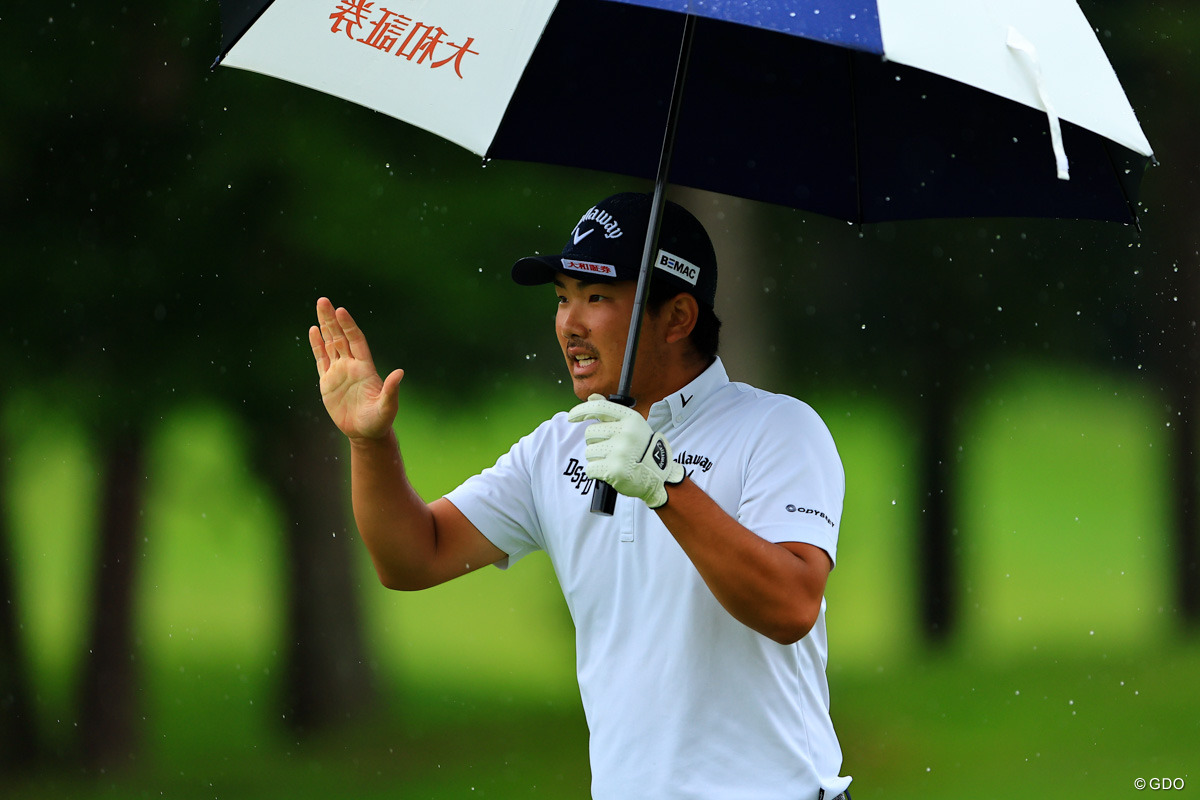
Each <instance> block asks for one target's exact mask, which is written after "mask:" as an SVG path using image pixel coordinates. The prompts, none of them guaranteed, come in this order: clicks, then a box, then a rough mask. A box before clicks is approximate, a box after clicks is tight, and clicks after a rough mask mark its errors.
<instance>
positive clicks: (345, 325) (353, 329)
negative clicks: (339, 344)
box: [335, 308, 371, 361]
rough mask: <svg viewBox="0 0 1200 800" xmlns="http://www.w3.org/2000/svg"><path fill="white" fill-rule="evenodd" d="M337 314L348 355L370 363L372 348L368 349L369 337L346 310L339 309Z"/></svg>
mask: <svg viewBox="0 0 1200 800" xmlns="http://www.w3.org/2000/svg"><path fill="white" fill-rule="evenodd" d="M335 313H336V319H337V323H338V328H339V329H340V330H341V331H342V333H343V335H344V336H345V342H346V348H347V352H348V354H349V355H351V356H353V357H354V358H358V359H362V360H363V361H370V360H371V348H369V347H367V337H366V335H365V334H364V333H363V332H362V330H361V329H360V328H359V327H358V325H357V324H356V323H355V322H354V317H352V316H350V312H349V311H347V310H346V309H344V308H339V309H338V310H337V311H336V312H335Z"/></svg>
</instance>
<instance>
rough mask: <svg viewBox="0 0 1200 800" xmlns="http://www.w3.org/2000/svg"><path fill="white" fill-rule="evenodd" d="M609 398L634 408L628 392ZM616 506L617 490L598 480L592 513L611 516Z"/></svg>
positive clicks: (593, 493) (593, 490) (623, 377)
mask: <svg viewBox="0 0 1200 800" xmlns="http://www.w3.org/2000/svg"><path fill="white" fill-rule="evenodd" d="M627 357H628V356H627ZM621 378H622V382H624V379H625V376H624V375H622V376H621ZM608 399H609V400H611V401H612V402H614V403H620V404H621V405H623V406H627V407H628V408H633V403H634V399H633V398H632V397H630V396H629V395H627V394H620V393H618V394H610V395H609V396H608ZM616 507H617V490H616V489H614V488H613V487H611V486H609V485H608V484H607V483H605V482H604V481H596V483H595V484H593V486H592V513H593V514H599V515H600V516H602V517H611V516H612V515H613V509H615V508H616Z"/></svg>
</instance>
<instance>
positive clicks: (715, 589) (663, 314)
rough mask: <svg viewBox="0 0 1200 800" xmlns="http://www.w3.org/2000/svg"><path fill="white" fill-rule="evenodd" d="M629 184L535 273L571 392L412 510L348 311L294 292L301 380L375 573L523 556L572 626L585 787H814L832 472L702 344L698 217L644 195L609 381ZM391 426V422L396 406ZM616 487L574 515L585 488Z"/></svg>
mask: <svg viewBox="0 0 1200 800" xmlns="http://www.w3.org/2000/svg"><path fill="white" fill-rule="evenodd" d="M649 210H650V197H649V196H648V195H644V194H635V193H624V194H619V195H614V196H613V197H610V198H606V199H605V200H603V201H601V202H600V203H597V204H596V205H595V206H593V207H592V208H591V209H589V210H588V211H587V212H585V213H584V215H583V217H582V218H581V219H580V221H579V223H578V224H577V225H576V226H575V228H574V229H573V230H572V231H571V234H570V236H569V237H568V241H567V244H566V246H565V247H564V248H563V251H562V252H561V253H560V254H556V255H551V256H535V257H530V258H524V259H521V260H520V261H518V262H517V263H516V264H515V265H514V266H513V271H512V272H513V278H514V280H516V281H517V282H518V283H521V284H525V285H538V284H549V285H552V286H553V289H554V292H555V294H556V295H557V302H558V311H557V315H556V317H555V332H556V334H557V337H558V341H559V344H560V346H561V348H562V352H563V357H564V359H565V361H566V367H567V370H568V372H569V374H570V376H571V379H572V382H573V386H574V390H575V394H576V396H577V397H578V398H579V399H580V400H581V401H583V402H581V403H580V404H579V405H577V406H576V407H575V408H573V409H571V411H570V412H563V413H559V414H556V415H555V416H554V417H552V418H551V419H550V420H548V421H547V422H545V423H543V424H541V425H540V426H538V428H537V429H536V430H534V431H533V432H532V433H530V434H529V435H527V436H525V437H524V438H522V439H521V440H520V441H518V442H517V443H516V444H515V445H513V447H512V449H511V450H510V451H509V452H508V453H506V454H505V455H504V456H502V457H501V458H500V459H499V460H498V461H497V462H496V464H495V466H493V467H491V468H489V469H487V470H484V472H483V473H481V474H479V475H476V476H474V477H471V478H469V479H467V480H466V481H465V482H464V483H463V484H462V485H461V486H459V487H458V488H457V489H455V490H454V491H452V492H450V493H449V494H447V495H446V496H445V497H443V498H440V499H437V500H434V501H433V502H431V503H428V504H427V503H425V502H424V501H423V500H422V499H421V498H420V497H419V496H418V495H417V493H416V492H415V491H414V490H413V488H412V485H411V484H410V483H409V481H408V478H407V476H406V473H405V464H404V461H403V460H402V458H401V455H400V451H399V448H398V446H397V443H396V438H395V435H394V433H393V427H392V426H393V423H394V421H395V417H396V413H397V407H398V402H397V394H398V389H399V384H400V381H401V379H402V377H403V371H402V370H395V371H393V372H391V373H390V374H389V375H388V376H387V377H386V378H381V376H380V375H379V373H378V371H377V370H376V367H375V365H374V363H373V362H372V360H371V356H370V351H369V349H368V347H367V342H366V338H365V337H364V335H363V333H362V331H361V330H360V329H359V328H358V327H357V326H356V325H355V323H354V320H353V318H352V317H351V316H350V314H349V313H348V312H347V311H346V310H345V309H342V308H338V309H336V310H335V308H334V307H333V305H332V304H331V303H330V302H329V300H327V299H325V298H322V299H321V300H319V301H318V303H317V317H318V321H319V323H320V325H319V327H317V326H314V327H313V328H312V329H310V332H309V340H310V343H311V344H312V348H313V355H314V357H315V359H316V363H317V370H318V372H319V373H320V377H321V395H322V399H323V400H324V403H325V407H326V409H327V410H328V412H329V414H330V416H331V417H332V419H333V421H334V423H335V424H336V425H337V426H338V428H339V429H341V431H342V432H343V433H345V434H346V436H347V437H348V438H349V439H350V444H351V481H352V492H353V505H354V516H355V520H356V522H357V524H358V528H359V532H360V534H361V535H362V538H363V541H364V542H365V543H366V546H367V549H368V551H369V552H370V554H371V558H372V561H373V562H374V564H375V568H376V570H377V572H378V574H379V578H380V580H381V581H382V582H383V584H384V585H385V586H387V587H389V588H393V589H404V590H412V589H422V588H426V587H429V586H433V585H436V584H439V583H442V582H443V581H447V580H450V579H451V578H455V577H457V576H459V575H462V574H464V573H466V572H469V571H471V570H475V569H479V568H481V567H484V566H487V565H491V564H496V565H498V566H501V567H505V568H506V567H508V566H510V565H511V564H512V563H514V562H515V561H517V560H518V559H520V558H521V557H522V556H523V555H525V554H526V553H529V552H532V551H534V550H544V551H545V552H546V553H547V555H548V556H549V558H550V561H551V563H552V564H553V567H554V570H555V573H556V575H557V576H558V580H559V584H560V585H561V587H562V591H563V594H564V596H565V598H566V601H567V605H568V607H569V609H570V611H571V616H572V619H573V621H574V624H575V629H576V653H577V659H576V660H577V672H578V677H579V686H580V693H581V696H582V698H583V705H584V712H585V714H586V717H587V722H588V729H589V734H590V738H589V741H590V745H589V749H590V757H591V767H592V796H593V798H595V800H631V798H654V799H655V800H684V799H685V798H696V799H697V800H699V799H700V798H705V800H759V799H761V800H797V799H800V798H802V799H803V800H810V799H811V800H821V799H823V800H833V799H834V798H835V797H836V796H839V795H841V794H842V793H845V794H846V795H847V796H848V792H846V789H847V787H848V786H849V784H850V778H849V777H848V776H841V775H840V770H841V765H842V755H841V748H840V746H839V744H838V740H837V736H836V734H835V733H834V730H833V724H832V722H831V719H830V715H829V690H828V683H827V681H826V676H825V665H826V661H827V657H828V647H827V638H826V630H825V600H824V592H825V584H826V580H827V578H828V576H829V573H830V570H831V569H832V568H833V565H834V563H835V560H836V557H837V541H838V531H839V524H840V519H841V514H842V500H843V495H844V490H845V479H844V473H843V470H842V465H841V461H840V459H839V457H838V453H837V449H836V448H835V446H834V443H833V439H832V437H831V436H830V434H829V431H828V429H827V428H826V426H825V425H824V423H823V422H822V421H821V419H820V418H819V417H818V416H817V414H816V412H814V411H813V410H812V409H811V408H810V407H809V406H807V405H805V404H804V403H802V402H800V401H799V400H796V399H794V398H791V397H787V396H784V395H778V394H772V393H769V392H765V391H762V390H760V389H755V388H753V387H750V386H747V385H745V384H741V383H734V382H731V381H730V380H729V379H728V377H727V375H726V372H725V369H724V367H723V365H722V363H721V361H720V359H719V358H717V356H716V350H717V343H718V338H719V336H718V332H719V329H720V322H719V321H718V320H717V318H716V316H715V314H714V313H713V305H714V300H715V295H716V279H717V268H716V258H715V256H714V254H713V248H712V244H711V242H710V241H709V238H708V235H707V234H706V233H705V231H704V229H703V227H702V226H701V225H700V223H699V222H697V221H696V220H695V218H694V217H693V216H692V215H691V214H689V213H688V212H687V211H686V210H684V209H683V208H682V207H680V206H678V205H676V204H674V203H668V204H667V205H666V207H665V209H664V216H663V222H662V230H661V234H660V237H659V247H660V250H659V253H658V254H657V258H656V259H655V262H654V265H655V267H656V270H655V273H654V277H653V279H652V282H651V296H650V300H649V302H648V303H647V310H646V314H645V318H644V322H643V326H642V331H641V335H640V338H639V340H638V350H637V360H636V362H635V364H636V369H635V374H634V376H633V386H632V391H631V394H632V395H633V396H634V397H635V398H636V402H635V404H634V406H633V407H632V408H626V407H624V406H621V405H618V404H616V403H613V402H610V401H609V400H606V399H604V398H605V397H606V396H607V395H610V394H613V393H615V392H616V389H617V383H618V380H619V377H620V372H621V362H622V359H623V357H624V352H625V342H626V337H627V335H628V325H629V318H630V314H631V312H632V307H633V303H634V292H635V288H636V276H637V271H638V266H639V264H640V261H641V256H642V252H641V251H642V245H643V242H644V238H645V232H646V227H647V220H648V217H649ZM401 424H403V421H401ZM596 480H603V481H605V482H606V483H608V484H610V485H612V486H613V487H614V488H615V489H616V491H617V492H618V493H620V494H621V495H623V496H624V497H623V498H622V499H619V500H618V502H617V504H616V511H615V513H614V514H613V516H611V517H608V516H602V515H597V514H592V513H590V499H591V497H590V495H591V492H592V491H593V490H594V486H595V481H596Z"/></svg>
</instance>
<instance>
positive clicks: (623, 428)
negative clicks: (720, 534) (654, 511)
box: [567, 394, 685, 508]
mask: <svg viewBox="0 0 1200 800" xmlns="http://www.w3.org/2000/svg"><path fill="white" fill-rule="evenodd" d="M567 419H568V420H570V421H571V422H583V421H584V420H589V419H590V420H596V421H595V422H593V423H592V424H591V425H588V426H587V430H586V431H585V432H584V440H585V441H586V442H587V449H586V450H585V451H584V458H586V459H587V465H586V466H585V467H584V471H585V472H586V473H587V476H588V477H589V478H594V479H595V480H598V481H604V482H605V483H607V484H608V485H609V486H611V487H613V488H614V489H616V490H617V491H618V492H620V493H621V494H623V495H625V496H626V497H640V498H641V499H642V500H645V501H646V505H648V506H650V508H658V507H659V506H661V505H662V504H664V503H666V502H667V490H666V487H665V486H664V484H668V483H670V484H675V483H679V482H680V481H682V480H683V478H684V475H685V471H684V469H683V465H682V464H679V463H677V462H676V461H675V460H674V459H673V457H672V453H671V445H669V444H667V440H666V438H664V437H663V435H662V434H661V433H655V432H654V431H653V430H652V429H651V428H650V423H648V422H646V420H645V419H643V418H642V415H641V414H639V413H638V412H636V411H634V410H633V409H632V408H627V407H625V406H623V405H621V404H620V403H614V402H612V401H611V400H606V399H604V396H603V395H599V394H593V395H592V396H591V397H589V398H588V399H587V401H586V402H583V403H580V404H579V405H577V406H575V407H574V408H573V409H571V413H570V414H569V415H568V416H567Z"/></svg>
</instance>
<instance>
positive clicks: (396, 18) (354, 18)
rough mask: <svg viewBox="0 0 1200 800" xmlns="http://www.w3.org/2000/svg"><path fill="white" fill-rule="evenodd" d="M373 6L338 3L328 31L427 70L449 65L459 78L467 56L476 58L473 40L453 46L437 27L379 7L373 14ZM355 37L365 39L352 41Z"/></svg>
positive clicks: (361, 1) (352, 0)
mask: <svg viewBox="0 0 1200 800" xmlns="http://www.w3.org/2000/svg"><path fill="white" fill-rule="evenodd" d="M374 6H375V2H374V0H340V2H338V3H337V6H336V7H335V8H334V10H333V13H332V14H330V15H329V18H330V19H331V20H333V26H332V27H331V28H330V30H331V31H332V32H333V33H344V34H345V35H346V37H347V38H349V39H351V40H352V41H355V42H358V43H359V44H364V45H367V46H368V47H374V48H375V49H376V50H379V51H380V52H383V53H391V54H392V55H394V56H397V57H399V58H403V59H406V60H408V61H411V62H413V63H415V64H428V65H429V67H430V69H435V68H437V67H444V66H446V65H447V64H453V65H454V72H455V74H456V75H458V77H460V78H461V77H463V74H462V64H463V59H464V58H466V57H467V56H468V55H479V52H478V51H476V50H472V49H471V45H473V44H474V43H475V37H474V36H470V37H467V39H466V41H465V42H464V43H463V44H457V43H455V42H451V41H448V40H447V38H446V37H447V36H448V34H447V33H446V31H445V30H444V29H442V28H441V27H440V26H437V25H432V24H429V23H426V22H417V21H414V20H413V18H412V17H409V16H407V15H404V14H399V13H396V12H395V11H392V10H391V9H388V8H384V7H382V6H380V8H379V10H378V11H374V12H373V9H374ZM372 14H373V16H372ZM356 33H362V34H365V35H363V36H357V37H356V36H355V34H356Z"/></svg>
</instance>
